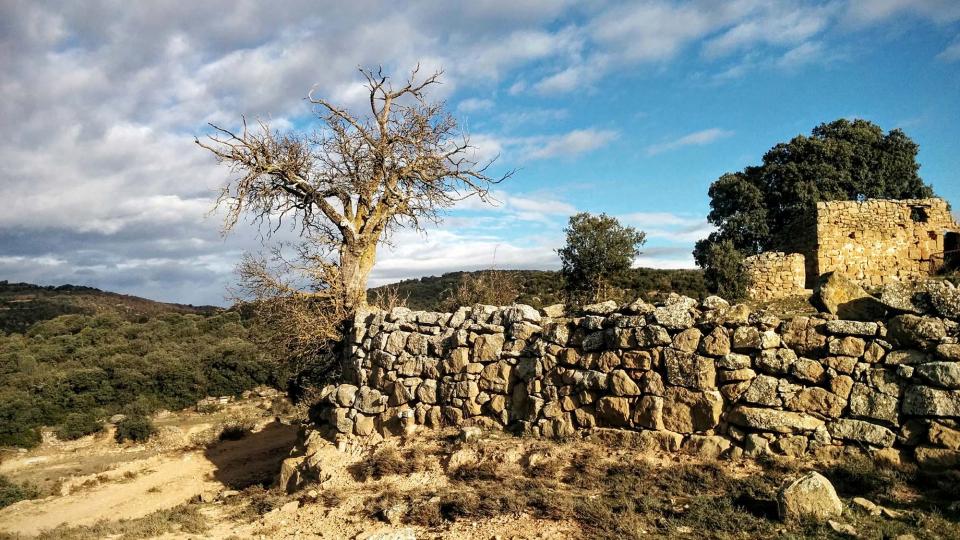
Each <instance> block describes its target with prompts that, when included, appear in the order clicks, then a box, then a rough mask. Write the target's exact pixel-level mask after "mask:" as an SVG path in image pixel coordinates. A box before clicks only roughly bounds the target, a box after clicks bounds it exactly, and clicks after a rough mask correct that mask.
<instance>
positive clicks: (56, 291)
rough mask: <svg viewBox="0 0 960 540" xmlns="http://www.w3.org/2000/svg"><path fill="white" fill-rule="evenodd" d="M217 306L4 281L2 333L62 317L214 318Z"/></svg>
mask: <svg viewBox="0 0 960 540" xmlns="http://www.w3.org/2000/svg"><path fill="white" fill-rule="evenodd" d="M218 311H221V308H218V307H215V306H192V305H183V304H167V303H164V302H155V301H153V300H147V299H146V298H140V297H137V296H129V295H125V294H117V293H112V292H106V291H101V290H100V289H95V288H93V287H83V286H80V285H60V286H57V287H54V286H46V287H45V286H41V285H32V284H29V283H9V282H7V281H5V280H4V281H0V332H6V333H10V332H17V333H23V332H25V331H26V330H27V329H28V328H30V327H31V326H33V325H34V324H35V323H37V322H40V321H46V320H49V319H53V318H54V317H58V316H60V315H96V314H100V313H116V314H118V315H120V316H121V317H123V318H124V319H126V320H129V321H133V322H137V321H143V320H145V319H148V318H150V317H153V316H156V315H159V314H161V313H183V314H187V313H193V314H198V315H211V314H214V313H217V312H218Z"/></svg>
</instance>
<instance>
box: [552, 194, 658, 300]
mask: <svg viewBox="0 0 960 540" xmlns="http://www.w3.org/2000/svg"><path fill="white" fill-rule="evenodd" d="M564 232H565V233H566V234H567V244H566V246H564V247H563V248H560V249H558V250H557V254H558V255H560V261H561V263H562V267H561V270H560V273H561V275H562V276H563V279H564V286H565V288H566V291H567V294H568V297H569V299H570V301H571V303H579V302H583V301H597V300H598V299H599V297H600V296H601V293H602V292H603V291H604V290H605V289H606V288H607V287H608V286H609V285H610V283H611V280H613V279H616V278H617V277H618V276H620V275H622V274H623V273H624V272H626V271H627V270H629V269H630V266H631V265H632V264H633V260H634V259H636V258H637V256H638V255H640V250H639V248H640V246H642V245H643V244H644V243H645V242H646V234H645V233H643V232H642V231H638V230H636V229H634V228H633V227H624V226H623V225H621V224H620V222H619V221H617V219H616V218H613V217H610V216H608V215H606V214H600V215H599V216H594V215H591V214H589V213H586V212H581V213H579V214H576V215H574V216H571V217H570V222H569V224H568V225H567V228H566V229H564Z"/></svg>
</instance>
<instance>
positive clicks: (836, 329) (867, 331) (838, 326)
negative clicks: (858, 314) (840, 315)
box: [826, 320, 880, 337]
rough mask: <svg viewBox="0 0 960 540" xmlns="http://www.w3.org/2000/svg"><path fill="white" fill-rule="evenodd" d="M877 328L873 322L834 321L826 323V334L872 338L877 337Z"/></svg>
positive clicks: (878, 326)
mask: <svg viewBox="0 0 960 540" xmlns="http://www.w3.org/2000/svg"><path fill="white" fill-rule="evenodd" d="M879 328H880V325H878V324H877V323H875V322H862V321H844V320H836V321H827V323H826V329H827V332H830V333H831V334H839V335H846V336H867V337H872V336H875V335H877V330H879Z"/></svg>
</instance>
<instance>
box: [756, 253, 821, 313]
mask: <svg viewBox="0 0 960 540" xmlns="http://www.w3.org/2000/svg"><path fill="white" fill-rule="evenodd" d="M804 260H805V258H804V256H803V255H801V254H799V253H789V254H788V253H783V252H780V251H768V252H766V253H761V254H759V255H754V256H752V257H747V258H746V259H745V260H744V261H743V270H744V273H745V274H746V278H747V296H748V297H750V298H752V299H754V300H761V301H763V300H772V299H775V298H784V297H788V296H795V295H799V294H803V293H804V292H805V290H804V286H805V283H806V268H805V265H804Z"/></svg>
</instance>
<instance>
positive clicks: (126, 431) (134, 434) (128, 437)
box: [115, 416, 157, 443]
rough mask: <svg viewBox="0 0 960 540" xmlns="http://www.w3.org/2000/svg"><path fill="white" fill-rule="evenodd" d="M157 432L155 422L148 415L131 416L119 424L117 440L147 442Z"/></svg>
mask: <svg viewBox="0 0 960 540" xmlns="http://www.w3.org/2000/svg"><path fill="white" fill-rule="evenodd" d="M156 432H157V428H156V427H154V425H153V422H151V421H150V419H149V418H147V417H146V416H129V417H127V418H124V419H123V420H121V421H120V423H119V424H117V433H116V435H115V437H116V439H117V442H118V443H122V442H124V441H133V442H147V441H148V440H150V437H151V436H153V434H155V433H156Z"/></svg>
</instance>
